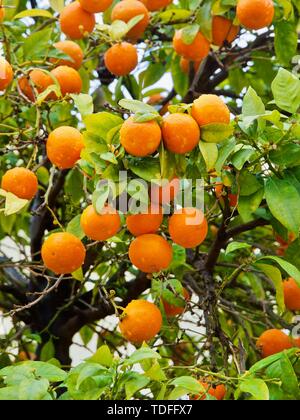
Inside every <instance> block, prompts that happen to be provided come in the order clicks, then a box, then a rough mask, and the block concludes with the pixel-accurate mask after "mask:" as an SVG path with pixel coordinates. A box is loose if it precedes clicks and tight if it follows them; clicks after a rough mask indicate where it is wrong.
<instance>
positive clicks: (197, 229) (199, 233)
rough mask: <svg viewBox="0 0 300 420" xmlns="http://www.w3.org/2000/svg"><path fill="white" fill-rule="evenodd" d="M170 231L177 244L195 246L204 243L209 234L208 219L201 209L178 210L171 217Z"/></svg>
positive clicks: (186, 246) (185, 246)
mask: <svg viewBox="0 0 300 420" xmlns="http://www.w3.org/2000/svg"><path fill="white" fill-rule="evenodd" d="M169 233H170V236H171V239H172V240H173V242H175V243H176V244H177V245H180V246H182V247H183V248H194V247H196V246H198V245H200V244H202V242H203V241H204V240H205V238H206V236H207V234H208V224H207V220H206V218H205V216H204V214H203V213H202V211H201V210H199V209H196V208H190V207H187V208H183V209H180V210H177V211H176V212H175V213H174V214H173V215H172V216H171V217H170V219H169Z"/></svg>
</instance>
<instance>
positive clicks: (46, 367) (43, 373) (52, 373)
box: [0, 361, 67, 382]
mask: <svg viewBox="0 0 300 420" xmlns="http://www.w3.org/2000/svg"><path fill="white" fill-rule="evenodd" d="M21 366H28V367H30V368H32V369H33V370H34V372H35V375H36V376H40V377H42V378H45V379H48V381H50V382H62V381H63V380H64V379H65V378H66V376H67V373H66V372H64V371H63V370H62V369H60V368H58V367H56V366H54V365H52V364H50V363H44V362H33V361H28V362H24V363H22V365H21ZM3 374H4V375H5V368H4V369H2V370H1V371H0V375H1V376H2V375H3Z"/></svg>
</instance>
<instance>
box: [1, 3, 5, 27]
mask: <svg viewBox="0 0 300 420" xmlns="http://www.w3.org/2000/svg"><path fill="white" fill-rule="evenodd" d="M4 17H5V9H4V7H3V6H2V5H1V6H0V23H2V22H3V21H4Z"/></svg>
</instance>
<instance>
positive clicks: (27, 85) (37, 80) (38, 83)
mask: <svg viewBox="0 0 300 420" xmlns="http://www.w3.org/2000/svg"><path fill="white" fill-rule="evenodd" d="M18 84H19V88H20V90H21V91H22V93H23V94H24V95H25V96H26V97H27V98H28V99H29V100H30V101H31V102H34V101H35V100H36V97H35V92H34V89H35V90H36V91H37V94H40V93H42V92H44V91H45V90H46V89H47V88H48V87H49V86H51V85H53V84H54V81H53V79H52V78H51V76H50V75H49V74H47V73H46V72H44V71H43V70H40V69H34V70H32V71H31V72H30V73H29V75H28V77H26V76H22V77H21V78H20V79H19V80H18ZM33 87H34V89H33Z"/></svg>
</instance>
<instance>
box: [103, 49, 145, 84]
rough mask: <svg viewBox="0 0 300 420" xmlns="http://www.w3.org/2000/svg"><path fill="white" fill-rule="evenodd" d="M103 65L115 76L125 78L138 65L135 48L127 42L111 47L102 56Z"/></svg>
mask: <svg viewBox="0 0 300 420" xmlns="http://www.w3.org/2000/svg"><path fill="white" fill-rule="evenodd" d="M104 63H105V66H106V68H107V69H108V70H109V71H110V72H111V73H112V74H114V75H115V76H126V75H127V74H129V73H131V72H132V70H134V69H135V68H136V66H137V64H138V54H137V50H136V47H135V46H134V45H132V44H129V43H128V42H121V43H120V44H116V45H113V46H112V47H111V48H109V49H108V50H107V51H106V53H105V54H104Z"/></svg>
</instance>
